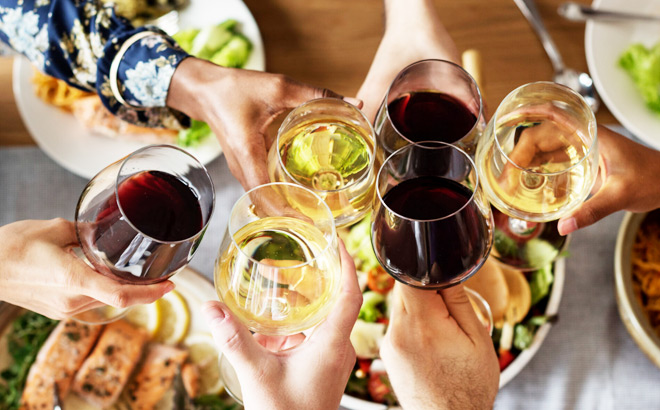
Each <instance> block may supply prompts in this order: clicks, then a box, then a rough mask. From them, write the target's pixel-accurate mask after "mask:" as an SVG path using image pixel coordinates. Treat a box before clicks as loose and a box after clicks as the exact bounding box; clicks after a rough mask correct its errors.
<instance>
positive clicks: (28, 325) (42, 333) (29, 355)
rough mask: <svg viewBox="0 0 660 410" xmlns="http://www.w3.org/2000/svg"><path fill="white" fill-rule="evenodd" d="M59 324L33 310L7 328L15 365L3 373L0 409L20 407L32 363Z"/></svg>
mask: <svg viewBox="0 0 660 410" xmlns="http://www.w3.org/2000/svg"><path fill="white" fill-rule="evenodd" d="M56 325H57V321H55V320H52V319H48V318H47V317H44V316H41V315H39V314H37V313H32V312H29V313H26V314H24V315H22V316H20V317H19V318H17V319H16V320H14V322H13V323H12V325H11V327H9V329H6V330H5V332H4V335H3V336H5V337H6V338H7V346H6V347H7V352H8V353H9V356H10V360H11V366H10V367H8V368H7V369H4V370H3V371H2V372H1V373H0V409H10V410H11V409H17V408H18V407H19V404H20V401H21V396H22V392H23V386H24V385H25V380H26V378H27V376H28V373H29V371H30V366H32V364H33V363H34V362H35V360H36V358H37V354H38V352H39V349H40V348H41V346H42V345H43V344H44V343H45V341H46V340H47V338H48V335H49V334H50V332H51V331H52V330H53V328H54V327H55V326H56ZM2 333H3V332H0V334H2Z"/></svg>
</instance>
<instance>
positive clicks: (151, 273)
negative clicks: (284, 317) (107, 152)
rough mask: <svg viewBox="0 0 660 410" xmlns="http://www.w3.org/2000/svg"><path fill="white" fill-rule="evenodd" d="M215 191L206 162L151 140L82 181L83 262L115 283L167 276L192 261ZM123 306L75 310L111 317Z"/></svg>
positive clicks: (103, 319)
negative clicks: (155, 143)
mask: <svg viewBox="0 0 660 410" xmlns="http://www.w3.org/2000/svg"><path fill="white" fill-rule="evenodd" d="M214 201H215V191H214V189H213V182H212V181H211V177H210V176H209V174H208V171H207V170H206V168H204V166H203V165H202V164H201V163H200V162H199V161H197V159H195V158H194V157H193V156H192V155H190V154H189V153H187V152H186V151H184V150H183V149H180V148H177V147H174V146H171V145H150V146H147V147H144V148H141V149H139V150H137V151H135V152H133V153H132V154H130V155H128V156H127V157H125V158H123V159H121V160H119V161H117V162H115V163H113V164H111V165H109V166H107V167H106V168H105V169H103V170H102V171H101V172H99V173H98V174H97V175H96V176H95V177H94V178H92V180H91V181H90V182H89V183H88V184H87V186H86V187H85V189H84V190H83V192H82V194H81V195H80V199H79V200H78V206H77V207H76V216H75V220H76V233H77V235H78V241H79V243H80V248H81V249H82V252H83V254H84V257H85V259H86V261H87V262H88V263H89V264H90V265H91V266H92V267H93V268H94V269H95V270H96V271H98V272H99V273H100V274H103V275H106V276H109V277H111V278H113V279H115V280H117V281H119V282H122V283H129V284H138V285H148V284H153V283H158V282H162V281H165V280H167V279H168V278H170V277H171V276H172V275H174V274H176V273H177V272H180V271H181V270H182V269H183V268H184V267H185V266H186V265H187V264H188V262H190V260H191V259H192V257H193V255H194V254H195V251H196V250H197V247H198V246H199V243H200V242H201V240H202V237H203V236H204V232H205V231H206V228H207V226H208V222H209V220H210V218H211V214H212V213H213V206H214ZM123 313H125V309H114V308H110V307H107V308H98V309H93V310H91V311H88V312H85V313H83V314H82V315H79V316H76V318H77V319H78V320H80V321H84V322H87V323H107V322H109V321H112V320H116V319H117V318H118V317H120V316H121V314H123Z"/></svg>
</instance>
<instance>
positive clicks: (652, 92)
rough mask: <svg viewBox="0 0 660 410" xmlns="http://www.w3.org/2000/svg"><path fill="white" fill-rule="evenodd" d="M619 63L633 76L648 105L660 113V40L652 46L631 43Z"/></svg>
mask: <svg viewBox="0 0 660 410" xmlns="http://www.w3.org/2000/svg"><path fill="white" fill-rule="evenodd" d="M619 65H620V66H621V67H622V68H623V69H624V70H626V72H627V73H628V74H629V75H630V76H631V77H632V79H633V81H634V82H635V85H636V86H637V90H638V91H639V92H640V93H641V94H642V98H643V99H644V101H645V102H646V106H647V107H648V108H649V109H651V110H652V111H654V112H656V113H659V114H660V42H658V43H656V44H655V45H654V46H652V47H650V48H647V47H646V46H644V45H643V44H633V45H631V46H630V47H628V49H627V50H626V51H624V52H623V54H622V55H621V57H620V58H619Z"/></svg>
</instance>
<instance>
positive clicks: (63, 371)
mask: <svg viewBox="0 0 660 410" xmlns="http://www.w3.org/2000/svg"><path fill="white" fill-rule="evenodd" d="M102 328H103V326H96V325H86V324H82V323H79V322H76V321H74V320H71V319H68V320H63V321H61V322H60V323H59V324H58V325H57V327H55V329H53V332H52V333H51V334H50V335H49V336H48V339H46V342H45V343H44V345H43V346H42V347H41V350H39V354H38V355H37V359H36V360H35V362H34V364H33V365H32V367H31V368H30V373H28V377H27V380H26V382H25V388H24V389H23V396H22V397H21V400H22V403H21V408H22V409H25V410H31V409H40V410H41V409H52V408H53V389H54V385H55V383H57V387H58V392H59V394H60V397H65V396H66V395H67V393H68V392H69V389H70V388H71V381H72V380H73V377H74V376H75V374H76V371H77V370H78V368H79V367H80V365H81V364H82V362H83V360H85V357H87V354H88V353H89V352H90V351H91V350H92V347H93V346H94V343H95V342H96V340H97V339H98V337H99V334H100V333H101V329H102Z"/></svg>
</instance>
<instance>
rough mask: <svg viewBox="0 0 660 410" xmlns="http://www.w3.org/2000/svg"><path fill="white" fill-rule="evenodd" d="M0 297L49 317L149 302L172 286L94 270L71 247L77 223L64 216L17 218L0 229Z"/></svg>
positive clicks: (171, 284)
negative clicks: (131, 281) (122, 278)
mask: <svg viewBox="0 0 660 410" xmlns="http://www.w3.org/2000/svg"><path fill="white" fill-rule="evenodd" d="M0 240H2V243H3V247H2V248H1V249H0V261H2V272H1V273H0V300H2V301H5V302H9V303H11V304H14V305H17V306H21V307H23V308H26V309H29V310H32V311H35V312H37V313H40V314H42V315H45V316H48V317H50V318H52V319H64V318H66V317H69V316H73V315H76V314H78V313H80V312H83V311H87V310H89V309H93V308H96V307H99V306H101V305H103V304H107V305H111V306H114V307H117V308H123V307H127V306H130V305H134V304H141V303H151V302H153V301H154V300H156V299H159V298H160V297H162V296H163V295H164V294H165V293H167V292H169V291H170V290H172V289H174V284H173V283H172V282H170V281H165V282H160V283H156V284H153V285H147V286H138V285H131V284H122V283H120V282H118V281H116V280H113V279H111V278H109V277H106V276H104V275H100V274H98V272H96V271H94V270H93V269H92V268H90V267H89V266H88V265H87V264H85V262H83V261H82V260H81V259H80V258H78V257H76V256H75V255H74V254H73V253H72V252H71V248H72V247H74V246H77V245H78V238H77V237H76V230H75V225H74V223H73V222H70V221H67V220H65V219H60V218H58V219H53V220H49V221H18V222H14V223H11V224H7V225H5V226H2V227H0Z"/></svg>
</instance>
